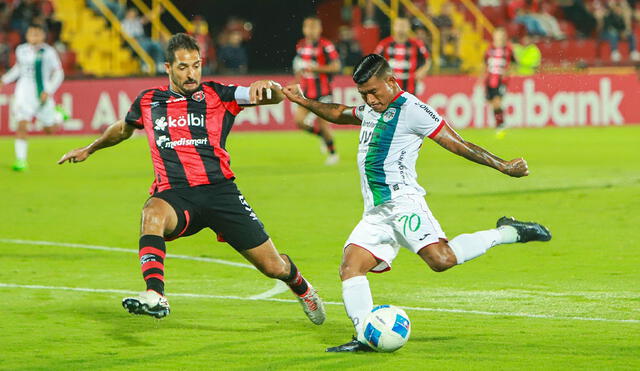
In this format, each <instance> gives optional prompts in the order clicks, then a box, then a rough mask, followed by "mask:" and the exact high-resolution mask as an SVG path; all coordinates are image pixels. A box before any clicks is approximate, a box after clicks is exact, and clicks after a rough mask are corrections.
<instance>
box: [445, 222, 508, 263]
mask: <svg viewBox="0 0 640 371" xmlns="http://www.w3.org/2000/svg"><path fill="white" fill-rule="evenodd" d="M517 240H518V232H517V231H516V229H515V228H513V227H512V226H508V225H503V226H502V227H498V228H496V229H489V230H488V231H480V232H475V233H468V234H467V233H465V234H461V235H459V236H457V237H455V238H454V239H452V240H451V241H449V246H450V247H451V250H453V253H454V254H455V256H456V259H457V260H458V264H462V263H464V262H466V261H469V260H471V259H474V258H477V257H478V256H480V255H482V254H484V253H485V252H487V250H489V249H490V248H492V247H494V246H496V245H501V244H505V243H514V242H516V241H517Z"/></svg>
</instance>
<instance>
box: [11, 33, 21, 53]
mask: <svg viewBox="0 0 640 371" xmlns="http://www.w3.org/2000/svg"><path fill="white" fill-rule="evenodd" d="M7 43H8V44H9V47H10V48H11V49H15V48H16V46H18V45H20V43H22V37H21V36H20V33H19V32H18V31H9V33H8V34H7Z"/></svg>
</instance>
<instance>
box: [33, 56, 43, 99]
mask: <svg viewBox="0 0 640 371" xmlns="http://www.w3.org/2000/svg"><path fill="white" fill-rule="evenodd" d="M43 56H44V48H40V49H39V50H38V52H37V53H36V62H35V66H34V70H35V72H36V92H37V94H38V95H37V99H38V100H40V95H42V92H43V91H44V79H43V77H42V75H43V73H42V57H43Z"/></svg>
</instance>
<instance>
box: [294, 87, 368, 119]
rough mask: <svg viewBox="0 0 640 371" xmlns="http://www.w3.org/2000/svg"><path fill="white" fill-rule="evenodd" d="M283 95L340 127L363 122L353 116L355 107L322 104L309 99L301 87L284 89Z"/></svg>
mask: <svg viewBox="0 0 640 371" xmlns="http://www.w3.org/2000/svg"><path fill="white" fill-rule="evenodd" d="M282 93H283V94H284V95H285V96H286V97H287V99H289V100H290V101H292V102H293V103H296V104H298V105H301V106H302V107H304V108H306V109H308V110H309V111H311V112H313V113H315V114H316V115H318V116H320V117H321V118H323V119H325V120H327V121H330V122H333V123H334V124H339V125H360V124H361V122H360V120H358V119H357V118H356V117H354V116H353V107H349V106H345V105H344V104H337V103H320V102H318V101H316V100H313V99H307V98H306V97H305V96H304V94H303V93H302V89H300V85H298V84H295V85H289V86H286V87H284V88H282Z"/></svg>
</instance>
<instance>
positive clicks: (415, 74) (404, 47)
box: [374, 17, 431, 94]
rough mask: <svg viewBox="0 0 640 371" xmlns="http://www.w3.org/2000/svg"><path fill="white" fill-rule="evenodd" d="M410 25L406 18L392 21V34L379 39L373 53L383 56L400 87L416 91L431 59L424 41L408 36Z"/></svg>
mask: <svg viewBox="0 0 640 371" xmlns="http://www.w3.org/2000/svg"><path fill="white" fill-rule="evenodd" d="M410 31H411V25H410V23H409V20H408V19H407V18H402V17H400V18H396V19H395V20H394V21H393V29H392V35H391V36H389V37H387V38H384V39H382V40H380V43H379V44H378V46H376V49H375V51H374V53H376V54H380V55H381V56H383V57H384V58H385V59H386V60H387V61H388V62H389V65H390V66H391V70H392V71H393V74H394V75H395V77H396V81H397V82H398V84H399V85H400V88H401V89H402V90H404V91H406V92H408V93H411V94H416V93H418V86H419V85H420V84H422V81H423V80H424V78H425V76H426V75H427V72H429V68H431V59H429V52H428V51H427V47H426V46H425V45H424V43H423V42H422V41H421V40H419V39H416V38H413V37H409V32H410Z"/></svg>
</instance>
